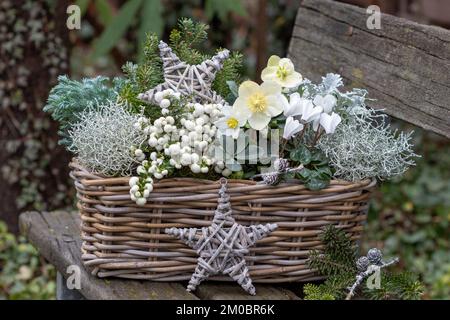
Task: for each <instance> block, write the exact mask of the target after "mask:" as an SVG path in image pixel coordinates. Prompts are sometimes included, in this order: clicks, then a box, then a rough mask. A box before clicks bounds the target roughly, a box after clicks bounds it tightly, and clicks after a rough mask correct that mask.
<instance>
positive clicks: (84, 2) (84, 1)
mask: <svg viewBox="0 0 450 320" xmlns="http://www.w3.org/2000/svg"><path fill="white" fill-rule="evenodd" d="M75 5H77V6H78V7H80V13H81V16H84V14H85V13H86V10H87V7H88V5H89V0H77V2H75Z"/></svg>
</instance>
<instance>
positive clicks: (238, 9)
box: [205, 0, 247, 21]
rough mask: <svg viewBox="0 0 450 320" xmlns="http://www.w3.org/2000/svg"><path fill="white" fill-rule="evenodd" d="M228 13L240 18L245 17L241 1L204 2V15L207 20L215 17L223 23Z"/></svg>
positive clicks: (218, 0) (217, 0)
mask: <svg viewBox="0 0 450 320" xmlns="http://www.w3.org/2000/svg"><path fill="white" fill-rule="evenodd" d="M230 12H231V13H236V14H237V15H239V16H242V17H245V16H247V11H246V10H245V7H244V6H243V5H242V1H241V0H227V1H223V0H206V2H205V14H206V17H207V18H208V19H209V20H211V19H212V18H213V17H214V16H215V15H217V16H219V18H220V20H222V21H225V20H226V18H227V15H228V13H230Z"/></svg>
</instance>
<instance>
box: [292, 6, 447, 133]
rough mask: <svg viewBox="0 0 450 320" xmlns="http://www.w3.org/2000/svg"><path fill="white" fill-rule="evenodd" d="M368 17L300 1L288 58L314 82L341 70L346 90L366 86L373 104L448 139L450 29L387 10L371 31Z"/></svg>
mask: <svg viewBox="0 0 450 320" xmlns="http://www.w3.org/2000/svg"><path fill="white" fill-rule="evenodd" d="M367 18H368V15H367V14H366V11H365V10H364V9H363V8H358V7H355V6H352V5H348V4H342V3H338V2H335V1H329V0H304V1H303V2H302V5H301V7H300V9H299V11H298V14H297V18H296V23H295V27H294V31H293V37H292V40H291V43H290V47H289V57H290V58H291V59H292V60H293V61H294V62H295V64H296V65H297V66H298V69H299V71H300V72H301V73H302V74H303V75H304V76H305V77H307V78H309V79H311V80H312V81H320V78H321V76H324V75H325V74H326V73H329V72H335V73H339V74H341V75H342V76H343V78H344V80H345V82H346V85H347V88H354V87H362V88H366V89H368V90H369V96H370V97H371V98H375V99H377V101H376V102H373V103H372V102H371V103H369V104H370V105H371V106H373V107H376V108H383V109H385V110H386V112H387V113H388V114H390V115H392V116H394V117H397V118H400V119H403V120H405V121H408V122H411V123H413V124H415V125H417V126H420V127H423V128H425V129H426V130H431V131H434V132H436V133H439V134H441V135H444V136H446V137H450V103H449V100H450V31H449V30H445V29H442V28H439V27H434V26H425V25H420V24H417V23H414V22H411V21H408V20H405V19H401V18H397V17H393V16H390V15H386V14H382V16H381V29H379V30H377V29H374V30H369V29H368V28H367V27H366V21H367Z"/></svg>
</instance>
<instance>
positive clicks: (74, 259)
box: [19, 211, 301, 300]
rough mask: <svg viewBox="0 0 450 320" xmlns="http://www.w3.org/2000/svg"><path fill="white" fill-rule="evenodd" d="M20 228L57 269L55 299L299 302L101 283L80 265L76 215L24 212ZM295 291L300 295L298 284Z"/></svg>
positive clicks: (279, 293)
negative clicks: (75, 279)
mask: <svg viewBox="0 0 450 320" xmlns="http://www.w3.org/2000/svg"><path fill="white" fill-rule="evenodd" d="M19 226H20V230H21V232H22V233H23V234H24V235H25V236H26V237H27V238H28V240H29V241H30V242H31V243H32V244H33V245H34V246H36V248H38V250H39V252H40V254H41V255H42V256H43V257H44V258H45V259H47V260H48V261H49V262H50V263H51V264H53V265H54V266H55V267H56V269H57V271H58V275H57V298H58V299H84V298H86V299H95V300H100V299H101V300H108V299H123V300H125V299H135V300H147V299H151V300H153V299H155V300H158V299H159V300H164V299H170V300H172V299H186V300H191V299H207V300H228V299H243V300H248V299H261V300H291V299H299V297H298V296H297V295H296V294H295V293H294V292H293V291H291V290H289V289H287V288H286V287H285V286H269V285H258V284H257V285H256V291H257V295H256V296H250V295H248V294H247V293H246V292H244V291H243V290H242V289H241V288H240V287H239V285H236V284H234V283H217V282H205V283H202V284H201V285H200V286H199V287H198V289H197V290H196V291H195V293H194V294H192V293H189V292H187V291H186V284H187V283H164V282H151V281H136V280H119V279H113V278H107V279H100V278H97V277H95V276H92V275H91V274H90V273H89V272H88V271H87V270H86V269H85V268H84V267H83V264H82V262H81V251H80V248H81V239H80V227H79V226H80V219H79V216H78V213H77V212H71V213H69V212H65V211H55V212H25V213H22V214H21V215H20V218H19ZM69 266H79V267H80V268H79V270H80V276H81V277H80V280H81V281H80V290H79V291H77V290H70V289H68V288H67V286H66V279H67V277H68V276H70V275H71V274H72V272H67V271H68V267H69ZM69 271H70V270H69ZM295 287H297V288H298V289H299V291H300V289H301V286H300V285H299V284H298V285H295Z"/></svg>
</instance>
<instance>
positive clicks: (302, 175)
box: [296, 168, 311, 181]
mask: <svg viewBox="0 0 450 320" xmlns="http://www.w3.org/2000/svg"><path fill="white" fill-rule="evenodd" d="M296 175H297V177H298V178H299V179H300V180H303V181H307V180H308V179H309V177H310V175H311V170H310V169H308V168H303V170H301V171H299V172H297V174H296Z"/></svg>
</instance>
